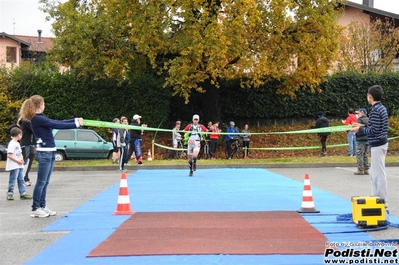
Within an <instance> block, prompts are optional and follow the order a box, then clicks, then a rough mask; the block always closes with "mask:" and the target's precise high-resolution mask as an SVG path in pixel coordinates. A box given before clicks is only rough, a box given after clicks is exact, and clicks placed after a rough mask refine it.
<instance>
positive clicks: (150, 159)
mask: <svg viewBox="0 0 399 265" xmlns="http://www.w3.org/2000/svg"><path fill="white" fill-rule="evenodd" d="M147 160H148V161H152V157H151V150H150V149H148V155H147Z"/></svg>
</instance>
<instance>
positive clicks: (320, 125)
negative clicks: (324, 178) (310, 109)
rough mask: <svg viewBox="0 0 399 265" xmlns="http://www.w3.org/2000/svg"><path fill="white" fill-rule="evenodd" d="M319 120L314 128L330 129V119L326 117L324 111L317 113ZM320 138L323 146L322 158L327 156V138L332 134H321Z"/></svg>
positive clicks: (319, 134)
mask: <svg viewBox="0 0 399 265" xmlns="http://www.w3.org/2000/svg"><path fill="white" fill-rule="evenodd" d="M317 117H318V118H317V120H316V124H315V126H314V128H316V129H318V128H325V127H329V123H328V119H327V118H326V117H325V116H324V114H323V112H322V111H319V112H318V113H317ZM317 135H318V136H319V140H320V144H321V153H320V156H326V152H327V137H328V136H329V135H330V132H319V133H318V134H317Z"/></svg>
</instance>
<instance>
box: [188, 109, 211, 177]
mask: <svg viewBox="0 0 399 265" xmlns="http://www.w3.org/2000/svg"><path fill="white" fill-rule="evenodd" d="M184 131H187V132H188V146H187V157H188V165H189V168H190V173H189V176H190V177H192V176H193V171H196V170H197V157H198V153H199V151H200V148H201V132H207V131H208V129H207V128H206V127H205V126H204V125H201V124H199V115H197V114H195V115H193V122H192V123H191V124H188V125H187V126H186V127H185V128H184Z"/></svg>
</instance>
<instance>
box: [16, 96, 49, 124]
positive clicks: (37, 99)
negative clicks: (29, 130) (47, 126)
mask: <svg viewBox="0 0 399 265" xmlns="http://www.w3.org/2000/svg"><path fill="white" fill-rule="evenodd" d="M43 103H44V99H43V97H42V96H39V95H33V96H31V97H30V98H28V99H27V100H25V101H24V103H22V106H21V109H20V110H19V116H20V117H21V118H22V119H25V120H28V121H31V120H32V119H33V117H35V115H36V109H38V108H39V107H40V106H41V105H42V104H43Z"/></svg>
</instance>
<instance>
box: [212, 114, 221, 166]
mask: <svg viewBox="0 0 399 265" xmlns="http://www.w3.org/2000/svg"><path fill="white" fill-rule="evenodd" d="M210 131H211V133H210V134H209V139H210V141H211V145H210V156H211V159H216V150H217V148H218V145H219V136H220V132H221V130H220V129H219V122H218V121H215V122H214V123H213V125H212V126H211V127H210Z"/></svg>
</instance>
